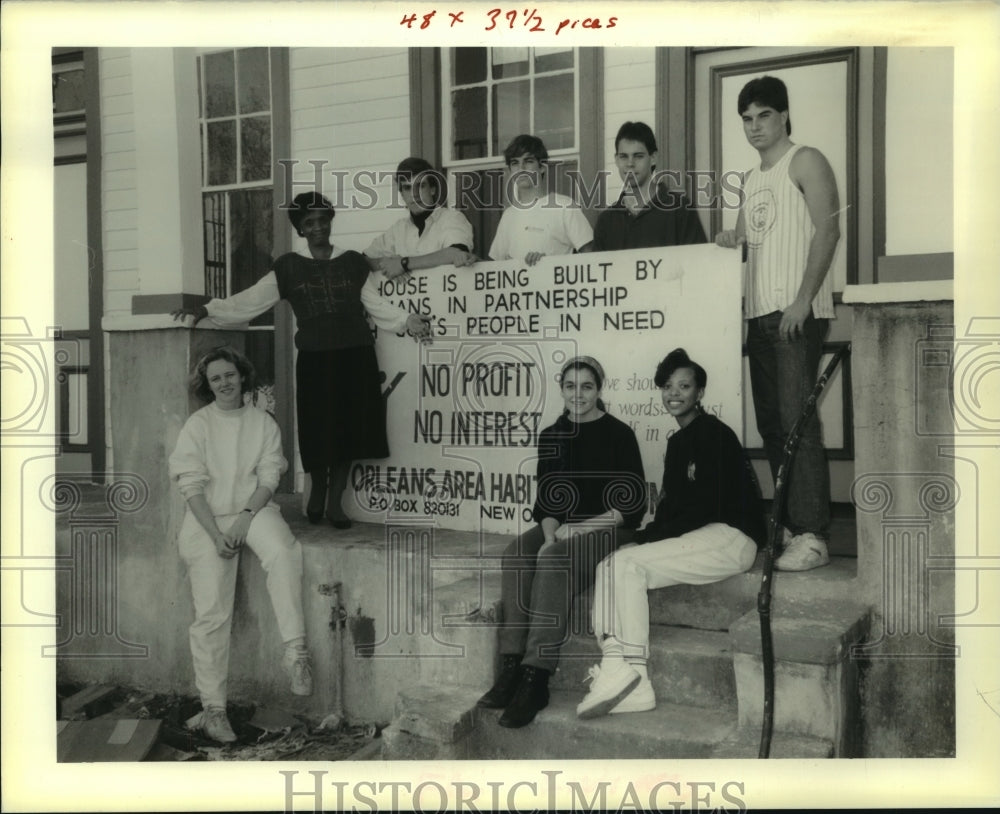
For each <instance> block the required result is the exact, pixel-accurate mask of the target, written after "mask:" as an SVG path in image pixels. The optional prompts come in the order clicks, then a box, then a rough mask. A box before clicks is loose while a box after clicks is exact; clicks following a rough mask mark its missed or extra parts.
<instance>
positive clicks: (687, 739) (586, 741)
mask: <svg viewBox="0 0 1000 814" xmlns="http://www.w3.org/2000/svg"><path fill="white" fill-rule="evenodd" d="M582 697H583V694H582V693H579V692H572V691H568V690H558V689H557V690H553V691H552V692H551V699H550V701H549V705H548V706H547V707H546V708H545V709H543V710H542V711H541V712H539V713H538V716H537V717H536V718H535V720H534V721H532V723H530V724H529V725H528V726H526V727H524V728H522V729H506V728H504V727H502V726H499V725H498V724H497V719H499V717H500V715H501V714H502V712H501V711H500V710H482V711H481V714H480V716H479V724H478V726H477V727H476V730H475V733H474V740H473V744H472V746H471V750H470V751H471V756H472V757H473V758H478V759H480V760H498V759H499V760H510V759H521V760H544V759H550V760H552V759H555V760H574V759H575V760H580V759H591V760H594V759H604V760H607V759H624V760H628V759H642V758H707V757H710V756H711V754H712V750H713V748H714V747H715V746H716V744H718V743H720V742H721V741H722V740H724V739H725V738H726V737H728V736H729V735H730V734H732V732H733V731H734V730H735V728H736V725H735V721H734V719H733V716H732V713H731V712H730V711H728V710H712V709H703V708H696V707H690V706H687V705H681V704H667V703H661V704H658V705H657V707H656V709H653V710H650V711H649V712H634V713H629V714H624V715H605V716H602V717H600V718H592V719H590V720H581V719H580V718H577V716H576V705H577V704H578V703H579V702H580V700H581V699H582Z"/></svg>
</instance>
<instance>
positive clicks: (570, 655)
mask: <svg viewBox="0 0 1000 814" xmlns="http://www.w3.org/2000/svg"><path fill="white" fill-rule="evenodd" d="M649 649H650V661H649V679H650V681H651V682H652V684H653V691H654V692H655V693H656V699H657V701H658V702H661V703H672V704H681V705H684V706H694V707H705V708H710V709H719V710H729V711H731V712H734V713H735V711H736V678H735V674H734V673H733V655H732V652H731V650H730V643H729V635H728V634H727V633H721V632H717V631H711V630H694V629H691V628H679V627H665V626H660V625H654V626H652V627H651V628H650V633H649ZM600 660H601V653H600V648H599V647H598V645H597V641H596V640H595V639H594V638H593V637H592V636H587V637H583V636H574V637H573V638H572V639H571V640H570V641H569V642H567V644H566V646H565V647H563V649H562V651H561V653H560V658H559V669H558V670H557V671H556V674H555V675H554V676H553V677H552V681H551V683H550V686H552V687H555V688H556V689H565V690H575V691H577V692H583V693H586V692H587V690H588V688H589V685H588V684H586V683H585V681H584V679H586V677H587V673H588V669H589V668H590V667H591V666H592V665H594V664H597V663H599V662H600Z"/></svg>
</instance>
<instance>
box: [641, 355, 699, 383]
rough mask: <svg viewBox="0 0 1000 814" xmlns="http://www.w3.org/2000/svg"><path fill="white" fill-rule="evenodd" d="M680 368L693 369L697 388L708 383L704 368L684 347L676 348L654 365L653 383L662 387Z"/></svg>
mask: <svg viewBox="0 0 1000 814" xmlns="http://www.w3.org/2000/svg"><path fill="white" fill-rule="evenodd" d="M681 368H688V369H689V370H692V371H694V383H695V384H696V385H697V386H698V387H699V388H701V387H704V386H705V385H706V384H708V374H707V373H706V372H705V368H703V367H702V366H701V365H699V364H698V363H697V362H695V361H693V360H692V359H691V358H689V357H688V355H687V351H686V350H684V348H676V349H674V350H672V351H670V353H668V354H667V355H666V356H664V357H663V361H662V362H660V364H658V365H657V366H656V375H655V376H654V377H653V384H655V385H656V386H657V387H663V386H664V385H665V384H666V383H667V380H668V379H669V378H670V377H671V376H673V375H674V372H675V371H677V370H680V369H681Z"/></svg>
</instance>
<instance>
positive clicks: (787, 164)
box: [715, 76, 840, 571]
mask: <svg viewBox="0 0 1000 814" xmlns="http://www.w3.org/2000/svg"><path fill="white" fill-rule="evenodd" d="M737 110H738V112H739V114H740V117H741V118H742V119H743V130H744V132H745V133H746V137H747V141H749V142H750V145H751V146H752V147H753V148H754V149H755V150H757V153H758V154H759V155H760V164H759V165H758V166H756V167H753V168H752V169H751V170H749V171H748V172H747V173H746V175H745V177H744V181H743V196H744V197H743V205H742V208H741V209H740V214H739V218H738V219H737V222H736V229H733V230H728V231H725V232H720V233H719V234H718V235H717V236H716V238H715V242H716V243H717V244H718V245H720V246H725V247H729V248H736V247H737V246H739V245H741V244H746V246H747V249H748V251H747V266H746V289H745V292H744V293H745V296H744V306H743V310H744V315H745V316H746V319H747V357H748V359H749V362H750V384H751V389H752V391H753V402H754V413H755V414H756V417H757V428H758V430H759V431H760V434H761V437H762V438H763V440H764V448H765V450H766V451H767V457H768V461H769V463H770V465H771V472H772V474H773V475H774V476H775V478H777V472H778V467H779V465H780V463H781V459H782V451H783V446H784V442H785V438H787V437H788V433H789V432H791V429H792V427H793V426H794V424H795V421H796V420H797V419H798V417H799V415H800V414H801V413H802V408H803V405H804V404H805V401H806V399H807V398H808V397H809V395H810V393H811V392H812V390H813V387H814V385H815V381H816V376H817V368H818V366H819V360H820V356H821V354H822V352H823V340H824V338H825V337H826V334H827V331H828V329H829V323H830V320H831V319H832V318H833V317H834V316H835V313H834V310H833V291H832V289H833V286H832V281H831V279H830V275H829V271H830V265H831V264H832V263H833V257H834V254H835V252H836V249H837V243H838V242H839V240H840V217H839V214H840V199H839V196H838V194H837V182H836V179H835V178H834V175H833V170H832V169H831V168H830V164H829V162H828V161H827V160H826V157H825V156H824V155H823V153H821V152H820V151H819V150H817V149H815V148H813V147H804V146H802V145H798V144H794V143H793V142H792V140H791V138H790V136H791V133H792V125H791V121H790V119H789V114H788V90H787V88H786V87H785V83H784V82H782V81H781V80H780V79H777V78H776V77H773V76H762V77H758V78H757V79H753V80H751V81H750V82H748V83H747V84H746V85H745V86H744V88H743V90H741V91H740V95H739V99H738V101H737ZM787 481H788V502H787V512H786V519H785V521H784V526H785V530H786V534H785V538H786V543H787V544H786V547H785V551H784V553H783V554H782V555H781V557H779V558H778V560H777V561H776V562H775V566H776V567H777V568H779V569H781V570H783V571H806V570H809V569H810V568H816V567H818V566H821V565H826V564H827V563H828V562H829V561H830V557H829V552H828V550H827V541H828V539H829V530H830V478H829V471H828V469H827V463H826V457H825V454H824V452H823V442H822V437H821V429H820V423H819V418H818V417H817V415H816V414H815V413H814V414H813V415H812V417H811V418H810V420H809V421H808V422H806V424H805V426H804V427H803V429H802V435H801V437H800V439H799V446H798V449H797V451H796V453H795V457H794V458H793V459H792V466H791V469H790V470H789V472H788V476H787Z"/></svg>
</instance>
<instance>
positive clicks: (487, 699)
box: [477, 654, 521, 709]
mask: <svg viewBox="0 0 1000 814" xmlns="http://www.w3.org/2000/svg"><path fill="white" fill-rule="evenodd" d="M520 666H521V657H520V656H516V655H513V654H507V655H504V656H501V663H500V675H498V676H497V680H496V681H495V682H494V683H493V686H492V687H491V688H490V690H489V692H487V693H486V695H484V696H483V697H482V698H480V699H479V701H478V702H477V703H478V704H479V706H481V707H485V708H486V709H503V708H504V707H506V706H507V705H508V704H509V703H510V699H511V698H513V697H514V690H516V689H517V680H518V678H519V677H520V672H519V671H518V668H519V667H520Z"/></svg>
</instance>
